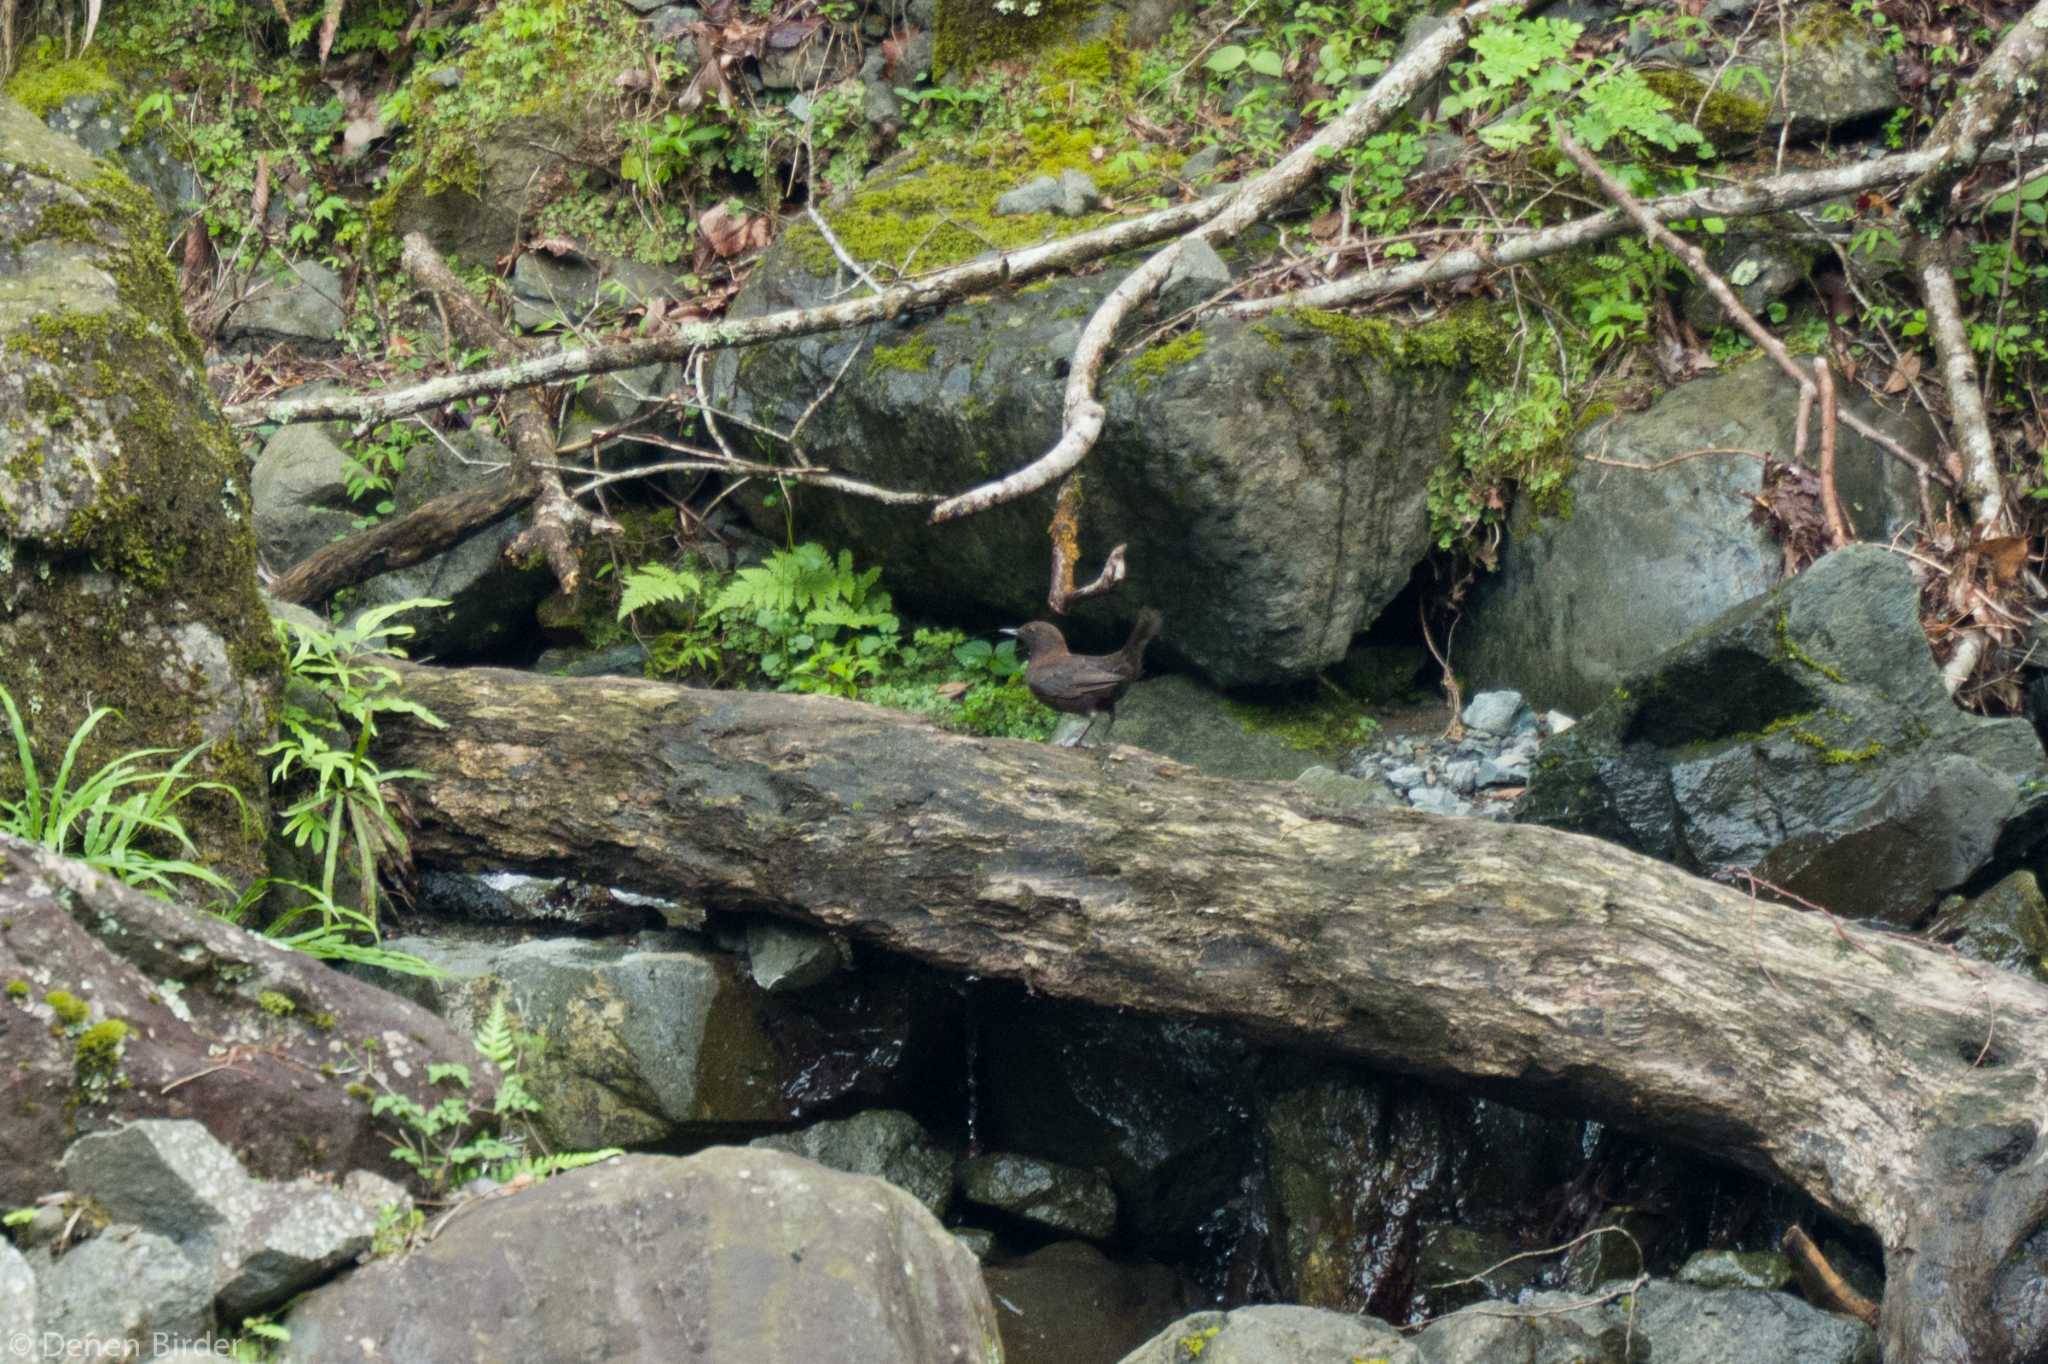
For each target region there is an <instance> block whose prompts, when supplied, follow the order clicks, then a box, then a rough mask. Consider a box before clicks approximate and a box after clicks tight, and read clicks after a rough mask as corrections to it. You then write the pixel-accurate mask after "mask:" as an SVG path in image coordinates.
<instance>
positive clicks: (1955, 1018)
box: [378, 668, 2048, 1364]
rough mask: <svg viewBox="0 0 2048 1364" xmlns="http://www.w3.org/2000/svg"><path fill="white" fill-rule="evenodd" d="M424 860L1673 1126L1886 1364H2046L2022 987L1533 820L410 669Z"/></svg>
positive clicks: (832, 715)
mask: <svg viewBox="0 0 2048 1364" xmlns="http://www.w3.org/2000/svg"><path fill="white" fill-rule="evenodd" d="M406 687H407V693H408V695H410V696H412V697H413V698H415V699H417V700H419V701H421V702H423V703H424V704H426V705H427V706H429V707H431V708H432V709H433V710H434V711H435V712H436V713H438V714H439V715H440V716H441V718H443V719H444V720H446V721H447V722H448V725H449V728H448V730H447V731H446V733H445V734H443V733H439V732H430V731H427V730H424V729H421V728H418V727H415V726H412V725H410V724H409V723H406V722H403V721H402V720H395V721H394V722H393V723H392V724H390V725H389V726H388V727H387V729H386V730H385V732H384V734H383V736H381V737H380V740H379V749H380V752H379V754H378V756H379V758H380V760H382V761H384V762H386V763H389V764H391V765H393V766H405V767H421V768H425V769H427V770H429V771H430V772H431V773H432V774H433V776H432V778H431V779H430V780H428V781H425V782H422V783H420V785H419V787H418V788H417V790H416V791H415V792H414V796H415V804H416V807H417V811H418V815H419V819H420V828H419V831H418V833H417V835H416V836H415V840H414V843H415V849H416V852H417V855H418V856H419V857H420V859H421V860H422V861H424V862H427V863H431V864H435V865H440V866H448V867H466V868H472V869H482V868H494V867H516V868H522V869H526V870H530V871H535V872H541V873H547V874H575V875H579V876H583V877H590V878H601V879H604V880H607V881H610V882H612V883H615V884H621V885H626V886H631V887H636V888H638V889H641V890H643V891H649V892H660V893H663V894H668V895H675V896H684V897H694V898H695V899H697V900H699V901H700V902H702V903H704V904H705V905H707V906H711V907H719V908H725V909H730V910H738V911H760V912H769V913H774V914H779V915H784V916H788V917H793V918H799V919H803V920H807V921H809V922H812V923H815V924H819V925H822V926H825V927H827V928H831V929H835V930H843V931H846V932H849V933H852V934H856V935H858V936H859V937H861V938H863V939H865V940H868V941H871V942H873V943H876V944H879V945H881V946H883V947H885V948H888V949H890V950H893V951H897V952H902V953H906V954H908V955H911V956H914V957H918V958H921V959H923V960H925V961H929V962H933V963H936V964H939V965H942V966H946V967H950V968H952V969H955V970H960V971H971V972H974V973H976V974H980V975H992V976H1004V977H1008V978H1013V979H1018V980H1022V981H1025V982H1028V983H1029V984H1030V985H1031V986H1032V987H1033V988H1034V989H1037V990H1040V991H1043V992H1045V993H1048V994H1054V995H1061V996H1066V997H1070V998H1075V999H1085V1000H1089V1001H1092V1002H1094V1003H1097V1004H1104V1005H1114V1006H1119V1007H1129V1008H1133V1009H1139V1010H1145V1011H1150V1012H1157V1013H1170V1014H1185V1015H1199V1016H1202V1017H1205V1018H1209V1019H1214V1020H1218V1021H1224V1022H1229V1023H1234V1024H1236V1025H1239V1026H1241V1027H1243V1028H1245V1029H1247V1030H1248V1031H1250V1032H1252V1033H1253V1034H1255V1035H1258V1036H1260V1037H1263V1038H1266V1039H1269V1040H1274V1041H1280V1042H1285V1043H1290V1044H1293V1045H1298V1046H1304V1047H1313V1048H1316V1049H1318V1050H1324V1051H1338V1052H1343V1053H1345V1054H1348V1055H1351V1056H1354V1057H1357V1058H1358V1059H1360V1060H1362V1061H1366V1062H1369V1063H1371V1064H1373V1065H1376V1066H1380V1067H1384V1068H1386V1069H1389V1070H1395V1071H1401V1072H1405V1073H1407V1074H1411V1075H1415V1076H1419V1077H1422V1078H1425V1079H1428V1080H1433V1081H1438V1082H1442V1083H1446V1084H1452V1085H1459V1086H1463V1087H1466V1088H1476V1089H1479V1090H1481V1091H1483V1092H1487V1093H1491V1094H1494V1095H1496V1096H1499V1097H1503V1098H1506V1099H1508V1100H1510V1101H1512V1102H1515V1103H1517V1104H1521V1105H1524V1106H1528V1107H1539V1108H1548V1109H1551V1110H1561V1111H1565V1112H1570V1113H1575V1114H1581V1115H1585V1116H1590V1117H1597V1118H1601V1119H1604V1120H1608V1121H1612V1122H1614V1123H1617V1124H1619V1125H1622V1126H1624V1127H1627V1128H1629V1129H1631V1130H1634V1131H1637V1132H1641V1133H1645V1134H1649V1135H1653V1136H1656V1137H1658V1138H1661V1139H1664V1140H1668V1141H1673V1142H1677V1143H1681V1144H1684V1145H1687V1146H1690V1147H1692V1148H1694V1149H1697V1150H1700V1151H1703V1152H1706V1153H1708V1154H1710V1155H1712V1156H1715V1157H1717V1158H1720V1159H1723V1160H1727V1161H1729V1162H1731V1163H1733V1164H1735V1165H1737V1166H1739V1167H1741V1168H1743V1169H1746V1170H1749V1171H1752V1172H1755V1173H1758V1174H1761V1175H1764V1176H1766V1177H1769V1178H1772V1179H1775V1180H1778V1181H1781V1182H1783V1183H1785V1184H1788V1185H1790V1186H1792V1187H1795V1188H1798V1189H1801V1190H1803V1191H1804V1192H1806V1193H1807V1194H1809V1195H1810V1196H1811V1197H1813V1198H1814V1199H1815V1200H1817V1201H1818V1202H1819V1203H1821V1204H1822V1205H1823V1206H1825V1207H1827V1208H1828V1209H1830V1210H1832V1211H1833V1212H1835V1213H1837V1214H1839V1215H1841V1216H1843V1217H1845V1218H1848V1219H1850V1220H1851V1221H1854V1222H1857V1223H1860V1224H1861V1225H1863V1226H1866V1227H1868V1228H1870V1229H1871V1231H1873V1232H1874V1233H1875V1234H1876V1235H1877V1236H1878V1238H1879V1239H1880V1241H1881V1242H1882V1244H1883V1246H1884V1248H1885V1265H1886V1271H1887V1287H1886V1293H1885V1298H1884V1302H1883V1308H1882V1311H1883V1317H1882V1334H1883V1339H1884V1341H1885V1343H1886V1358H1887V1360H1889V1361H1890V1364H1909V1362H1912V1364H1918V1362H1920V1361H1926V1362H1927V1364H1936V1362H1938V1364H1998V1362H1999V1361H2012V1362H2014V1364H2017V1362H2018V1361H2031V1360H2038V1359H2041V1358H2043V1357H2044V1353H2048V1300H2044V1297H2043V1295H2042V1294H2041V1293H2040V1292H2039V1285H2040V1282H2041V1280H2042V1278H2043V1268H2044V1263H2043V1262H2044V1259H2048V1250H2044V1249H2043V1243H2044V1242H2048V1235H2043V1234H2041V1232H2042V1228H2043V1225H2044V1221H2048V1151H2044V1149H2043V1146H2042V1144H2041V1141H2040V1132H2039V1128H2038V1118H2037V1115H2038V1114H2040V1113H2041V1112H2042V1111H2043V1108H2044V1103H2048V1077H2044V1075H2043V1073H2042V1071H2041V1070H2040V1069H2039V1068H2038V1066H2037V1064H2036V1059H2037V1058H2039V1057H2041V1056H2043V1055H2048V990H2044V989H2043V988H2041V987H2039V986H2037V985H2035V984H2033V983H2032V982H2031V981H2028V980H2024V979H2022V978H2020V977H2019V976H2016V975H2013V974H2010V973H2007V972H2004V971H2001V970H1996V969H1993V968H1991V967H1988V966H1979V965H1974V964H1972V963H1969V962H1966V961H1962V960H1960V959H1958V958H1956V957H1955V956H1953V955H1952V954H1949V953H1946V952H1944V951H1940V950H1937V949H1934V948H1931V947H1928V946H1926V945H1923V944H1921V943H1919V942H1916V941H1912V940H1908V939H1905V938H1900V937H1896V936H1891V935H1888V934H1883V933H1879V932H1874V931H1870V930H1866V929H1863V928H1860V927H1857V926H1855V925H1840V924H1836V923H1834V922H1832V921H1830V920H1828V919H1826V918H1824V917H1822V916H1820V915H1816V914H1810V913H1805V912H1801V911H1796V910H1791V909H1785V908H1781V907H1777V906H1773V905H1767V904H1760V903H1757V902H1754V901H1752V900H1749V899H1746V898H1744V897H1743V896H1741V895H1740V894H1738V893H1736V892H1734V891H1731V890H1728V889H1725V888H1723V887H1720V886H1716V885H1713V884H1711V883H1708V882H1706V881H1702V880H1699V879H1697V878H1695V877H1692V876H1690V875H1688V874H1686V873H1683V872H1680V871H1678V870H1676V869H1674V868H1671V867H1669V866H1666V865H1664V864H1661V863H1658V862H1653V861H1650V860H1649V859H1646V858H1643V857H1639V856H1636V855H1634V854H1631V853H1628V852H1626V851H1623V850H1621V849H1619V848H1616V847H1613V846H1610V845H1608V844H1604V843H1600V842H1598V841H1596V840H1593V839H1590V838H1585V837H1581V836H1578V835H1573V834H1565V833H1560V832H1557V831H1554V830H1549V829H1543V828H1536V827H1525V826H1501V825H1494V824H1488V823H1483V822H1478V821H1472V820H1462V819H1445V818H1438V817H1434V816H1429V815H1423V814H1417V813H1410V812H1398V811H1397V812H1391V813H1389V812H1374V813H1372V814H1371V815H1357V814H1347V813H1341V812H1337V811H1333V810H1329V809H1325V808H1321V807H1319V806H1317V805H1316V804H1315V803H1314V802H1313V801H1312V800H1311V799H1310V798H1309V797H1307V796H1305V795H1303V794H1301V793H1299V792H1297V791H1295V790H1294V789H1293V788H1291V787H1288V786H1284V785H1278V784H1269V783H1252V782H1240V781H1226V780H1221V779H1216V778H1209V777H1204V776H1201V775H1198V774H1196V773H1194V772H1193V771H1191V770H1190V769H1188V768H1185V767H1182V766H1179V765H1177V764H1175V763H1172V762H1170V761H1168V760H1166V759H1163V758H1159V757H1156V756H1154V755H1150V754H1146V753H1143V752H1141V751H1139V750H1135V749H1129V748H1124V749H1118V750H1115V753H1114V757H1113V759H1112V760H1111V761H1109V762H1107V763H1101V762H1098V760H1097V758H1095V757H1094V756H1092V755H1088V754H1081V753H1074V752H1068V751H1062V750H1055V749H1052V748H1049V747H1045V746H1042V745H1035V744H1026V743H1017V742H1011V741H1002V740H985V739H976V738H970V737H964V736H960V735H955V734H950V733H946V732H944V731H941V730H939V729H937V728H936V727H934V726H932V725H930V724H929V723H927V722H925V721H923V720H920V719H917V718H914V717H910V716H906V715H900V714H896V713H893V712H889V711H884V710H879V709H875V708H873V707H869V706H864V705H859V704H855V703H852V702H844V701H837V700H830V699H824V698H816V697H797V696H783V695H773V694H752V693H734V692H703V691H691V690H687V689H684V688H679V687H673V686H668V685H665V684H661V683H654V682H643V681H635V680H619V679H573V680H571V679H554V678H541V677H536V676H532V675H528V674H520V673H507V672H497V671H486V670H468V671H461V672H452V671H442V670H438V669H432V668H408V669H407V671H406Z"/></svg>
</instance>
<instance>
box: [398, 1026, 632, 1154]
mask: <svg viewBox="0 0 2048 1364" xmlns="http://www.w3.org/2000/svg"><path fill="white" fill-rule="evenodd" d="M529 1045H530V1044H523V1043H522V1039H521V1037H520V1036H519V1034H518V1033H517V1032H515V1031H514V1029H513V1027H512V1023H511V1020H510V1018H509V1017H508V1016H507V1014H506V1012H505V1001H504V1000H503V999H499V1000H497V1001H495V1002H494V1003H493V1004H492V1005H491V1011H490V1013H489V1015H488V1016H486V1017H485V1019H484V1021H483V1023H482V1024H481V1025H480V1026H479V1027H478V1029H477V1034H476V1049H477V1051H478V1052H480V1053H481V1054H482V1055H483V1057H484V1059H486V1060H488V1061H489V1062H491V1064H492V1065H494V1066H496V1067H497V1069H498V1089H497V1094H496V1096H495V1097H494V1098H493V1100H492V1102H491V1106H490V1107H489V1108H488V1109H483V1108H480V1107H479V1106H478V1105H477V1104H476V1103H475V1102H474V1100H473V1099H472V1098H471V1093H472V1090H473V1084H472V1081H471V1077H470V1073H469V1067H467V1066H464V1065H460V1064H457V1063H455V1062H439V1063H436V1064H434V1065H430V1066H428V1067H427V1083H428V1084H430V1085H438V1086H443V1087H445V1088H446V1089H447V1091H448V1092H447V1095H446V1097H444V1098H442V1099H441V1100H440V1101H439V1102H437V1103H435V1104H434V1105H433V1106H432V1107H431V1108H429V1107H426V1106H424V1105H422V1104H420V1103H418V1102H417V1101H415V1100H413V1099H411V1098H409V1097H407V1096H406V1095H404V1094H400V1093H398V1092H397V1091H396V1090H393V1089H390V1088H386V1089H385V1091H384V1093H382V1094H380V1095H378V1096H377V1097H376V1098H375V1099H373V1100H371V1103H370V1111H371V1112H372V1113H374V1114H376V1115H378V1116H380V1117H392V1118H395V1119H396V1120H397V1122H398V1124H399V1127H398V1145H397V1146H395V1147H393V1148H392V1151H391V1156H392V1159H394V1160H397V1161H399V1162H401V1163H402V1164H405V1165H408V1166H410V1167H411V1168H412V1169H413V1170H414V1171H415V1172H416V1173H417V1174H418V1175H419V1177H420V1179H421V1181H422V1182H423V1183H424V1184H425V1185H426V1186H427V1188H428V1189H429V1190H430V1191H432V1192H434V1193H447V1192H448V1191H450V1190H452V1189H459V1188H461V1187H462V1186H463V1185H465V1184H467V1183H469V1182H470V1181H471V1180H473V1179H476V1178H478V1177H480V1176H481V1177H488V1178H490V1179H493V1180H496V1181H498V1182H500V1183H503V1182H506V1181H508V1180H511V1179H514V1178H517V1177H519V1176H521V1175H527V1176H531V1177H533V1178H537V1179H539V1178H546V1177H547V1176H548V1175H551V1174H557V1173H559V1172H561V1171H563V1170H573V1169H578V1168H580V1167H582V1166H585V1165H593V1164H595V1163H597V1162H598V1161H601V1160H607V1159H609V1158H611V1157H612V1156H616V1155H620V1154H622V1153H621V1152H620V1150H619V1149H618V1148H617V1147H607V1148H605V1149H604V1150H601V1151H571V1152H559V1153H555V1154H552V1155H539V1156H535V1155H529V1154H528V1153H527V1150H526V1138H525V1137H524V1136H523V1135H522V1134H520V1133H516V1132H512V1131H509V1130H508V1129H509V1128H510V1127H511V1125H512V1124H513V1123H515V1122H520V1121H524V1120H526V1119H530V1118H531V1117H532V1116H533V1115H534V1114H536V1113H538V1112H540V1111H541V1106H540V1103H539V1101H537V1100H536V1099H535V1098H534V1097H533V1095H532V1094H531V1093H530V1092H529V1091H528V1089H527V1087H526V1077H525V1072H524V1070H523V1068H522V1060H521V1052H522V1051H523V1050H526V1049H527V1048H528V1046H529Z"/></svg>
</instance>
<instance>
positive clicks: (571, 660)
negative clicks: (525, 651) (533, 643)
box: [533, 640, 647, 677]
mask: <svg viewBox="0 0 2048 1364" xmlns="http://www.w3.org/2000/svg"><path fill="white" fill-rule="evenodd" d="M533 670H534V671H535V672H537V673H547V674H548V675H550V676H552V677H644V676H646V675H647V646H646V645H644V644H641V643H639V642H638V641H637V640H627V641H626V642H625V643H623V644H614V645H611V646H610V647H609V648H604V649H585V648H576V647H571V648H561V649H547V650H544V651H542V653H541V656H540V657H539V658H536V659H535V660H534V661H533Z"/></svg>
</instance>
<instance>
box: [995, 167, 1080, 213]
mask: <svg viewBox="0 0 2048 1364" xmlns="http://www.w3.org/2000/svg"><path fill="white" fill-rule="evenodd" d="M1063 198H1064V196H1063V195H1062V194H1061V192H1060V182H1059V181H1058V180H1056V179H1054V178H1053V177H1052V176H1050V175H1041V176H1039V177H1038V178H1037V179H1036V180H1031V181H1028V182H1026V183H1025V184H1022V185H1019V186H1018V187H1017V188H1016V189H1013V190H1011V191H1010V192H1009V193H1008V194H1005V195H1003V196H1002V197H1001V198H1000V199H997V200H996V207H995V212H996V216H997V217H1002V218H1008V217H1014V216H1017V215H1019V214H1025V213H1053V212H1057V211H1058V209H1059V206H1060V203H1061V202H1062V200H1063Z"/></svg>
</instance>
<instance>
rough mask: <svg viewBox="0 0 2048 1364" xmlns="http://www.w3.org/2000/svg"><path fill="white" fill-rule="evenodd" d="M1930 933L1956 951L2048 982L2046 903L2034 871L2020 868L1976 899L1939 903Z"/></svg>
mask: <svg viewBox="0 0 2048 1364" xmlns="http://www.w3.org/2000/svg"><path fill="white" fill-rule="evenodd" d="M1930 932H1931V935H1932V936H1933V937H1934V938H1935V940H1936V941H1938V942H1947V943H1954V944H1955V948H1956V950H1957V951H1958V952H1961V953H1962V954H1963V955H1964V956H1966V957H1971V958H1974V959H1975V960H1977V961H1988V962H1991V963H1992V964H1994V965H1997V966H2003V967H2005V968H2006V969H2007V970H2009V971H2024V972H2026V973H2027V974H2028V975H2030V976H2032V977H2033V978H2034V979H2036V980H2038V981H2041V982H2043V983H2044V984H2048V902H2044V900H2043V897H2042V894H2041V884H2040V882H2039V881H2038V880H2037V879H2036V878H2035V875H2034V873H2033V872H2031V871H2016V872H2014V873H2012V875H2010V876H2008V877H2006V878H2005V879H2004V880H2002V881H2000V882H1999V883H1998V884H1997V885H1995V886H1993V887H1992V888H1991V889H1989V890H1987V891H1985V892H1984V893H1983V894H1982V895H1979V896H1977V897H1975V898H1974V899H1969V900H1965V899H1963V898H1961V897H1960V896H1958V897H1956V898H1955V899H1953V900H1952V901H1950V902H1948V903H1946V904H1944V905H1943V906H1942V907H1941V916H1940V917H1939V918H1938V919H1936V920H1935V922H1934V926H1933V928H1932V929H1931V930H1930Z"/></svg>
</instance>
